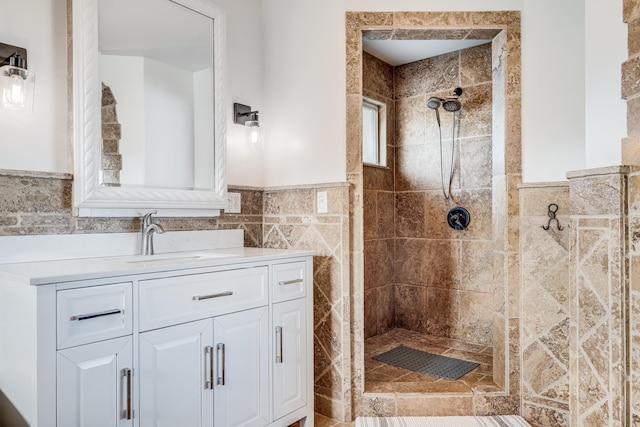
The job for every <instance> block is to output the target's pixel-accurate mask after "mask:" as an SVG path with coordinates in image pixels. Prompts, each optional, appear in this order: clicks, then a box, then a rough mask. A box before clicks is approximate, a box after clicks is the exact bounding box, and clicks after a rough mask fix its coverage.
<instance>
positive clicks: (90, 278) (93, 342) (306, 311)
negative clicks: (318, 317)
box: [0, 248, 313, 427]
mask: <svg viewBox="0 0 640 427" xmlns="http://www.w3.org/2000/svg"><path fill="white" fill-rule="evenodd" d="M311 255H312V254H311V252H304V251H281V250H271V249H252V248H226V249H214V250H191V251H183V252H173V253H162V254H158V255H154V256H147V257H145V256H140V255H125V256H115V257H96V258H86V259H66V260H58V261H35V262H26V263H15V264H1V265H0V389H1V390H2V391H3V393H4V394H5V395H6V396H7V397H8V399H9V400H10V401H11V402H12V403H13V405H14V406H15V407H16V408H17V409H18V411H19V412H20V413H21V414H22V416H23V417H24V418H25V419H26V421H27V422H28V423H29V424H30V425H31V426H34V427H36V426H37V427H43V426H58V427H72V426H78V427H79V426H85V427H94V426H140V427H143V426H176V427H188V426H194V427H195V426H215V427H222V426H225V427H231V426H233V427H237V426H256V427H259V426H260V427H261V426H288V425H290V424H292V423H293V422H295V421H297V420H303V425H304V426H312V425H313V376H312V375H313V332H312V325H313V303H312V297H313V275H312V269H313V262H312V256H311Z"/></svg>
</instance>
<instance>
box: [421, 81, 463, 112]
mask: <svg viewBox="0 0 640 427" xmlns="http://www.w3.org/2000/svg"><path fill="white" fill-rule="evenodd" d="M460 95H462V88H460V87H457V88H455V89H454V90H453V94H452V95H451V96H450V97H448V98H447V99H443V100H442V108H444V109H445V111H449V112H450V113H455V112H456V111H460V109H461V108H462V103H461V102H460V100H458V97H459V96H460ZM427 102H428V101H427Z"/></svg>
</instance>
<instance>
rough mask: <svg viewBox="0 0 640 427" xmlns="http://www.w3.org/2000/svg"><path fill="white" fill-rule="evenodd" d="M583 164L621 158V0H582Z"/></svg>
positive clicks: (624, 116)
mask: <svg viewBox="0 0 640 427" xmlns="http://www.w3.org/2000/svg"><path fill="white" fill-rule="evenodd" d="M586 5H587V10H586V37H585V41H586V52H585V56H586V58H585V63H586V67H585V68H586V76H585V78H586V102H585V107H586V147H585V149H586V167H587V168H595V167H599V166H611V165H617V164H620V163H621V162H622V154H621V145H620V140H621V139H622V138H624V137H625V136H626V135H627V103H626V102H625V101H624V100H622V97H621V96H620V92H621V89H620V88H621V84H622V83H621V76H622V73H621V72H620V67H619V66H616V65H617V64H622V62H624V61H625V60H626V59H627V58H628V56H629V55H628V53H627V25H626V24H624V23H623V22H622V2H612V1H611V0H586Z"/></svg>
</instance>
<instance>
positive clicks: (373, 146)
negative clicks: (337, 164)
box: [362, 99, 387, 166]
mask: <svg viewBox="0 0 640 427" xmlns="http://www.w3.org/2000/svg"><path fill="white" fill-rule="evenodd" d="M386 110H387V109H386V106H385V105H384V104H382V103H380V102H376V101H373V100H370V99H363V101H362V161H363V162H364V163H367V164H370V165H378V166H386V165H387V150H386V148H387V144H386V132H385V130H384V129H385V128H386Z"/></svg>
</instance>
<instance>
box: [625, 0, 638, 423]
mask: <svg viewBox="0 0 640 427" xmlns="http://www.w3.org/2000/svg"><path fill="white" fill-rule="evenodd" d="M623 20H624V22H626V23H627V24H628V25H627V29H628V43H627V46H628V50H629V59H628V60H627V61H626V62H625V63H624V64H623V65H622V97H623V99H626V100H627V137H626V138H625V139H623V140H622V161H623V164H626V165H640V85H639V84H638V82H639V81H640V0H623ZM638 194H640V184H639V183H638V176H637V174H636V173H631V175H630V177H629V197H630V199H629V224H630V231H629V236H630V266H629V269H630V271H629V275H630V276H629V281H630V284H629V286H630V291H629V292H630V297H629V298H630V301H629V304H630V319H629V328H630V333H629V335H628V339H629V342H628V343H627V347H628V349H629V360H630V372H629V375H630V378H631V384H630V389H629V393H630V396H629V406H630V407H629V408H628V411H629V413H630V417H631V422H632V423H633V425H640V319H639V315H638V313H640V262H639V260H640V258H639V255H640V252H639V251H640V244H639V241H640V239H639V236H640V234H638V232H639V231H640V227H639V224H640V221H639V218H638V217H639V216H640V203H639V202H638V196H637V195H638Z"/></svg>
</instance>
